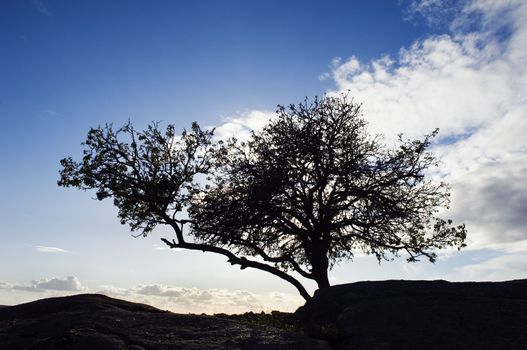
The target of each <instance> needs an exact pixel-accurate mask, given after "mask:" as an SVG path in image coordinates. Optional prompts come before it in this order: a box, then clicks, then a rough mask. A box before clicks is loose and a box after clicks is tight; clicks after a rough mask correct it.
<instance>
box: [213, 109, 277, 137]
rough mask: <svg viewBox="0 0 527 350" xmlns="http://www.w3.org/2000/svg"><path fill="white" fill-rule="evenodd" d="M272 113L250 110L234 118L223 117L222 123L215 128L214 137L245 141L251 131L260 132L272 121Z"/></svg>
mask: <svg viewBox="0 0 527 350" xmlns="http://www.w3.org/2000/svg"><path fill="white" fill-rule="evenodd" d="M273 117H274V112H269V111H257V110H252V111H249V112H246V113H243V114H240V115H239V116H236V117H223V120H224V123H223V124H221V125H220V126H218V127H216V129H215V131H214V135H215V137H216V138H218V139H223V140H225V139H228V138H231V137H235V138H237V139H238V140H246V139H248V138H249V136H250V135H251V131H252V130H260V129H262V128H263V127H264V126H265V124H267V123H268V122H269V120H272V118H273Z"/></svg>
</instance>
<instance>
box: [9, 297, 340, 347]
mask: <svg viewBox="0 0 527 350" xmlns="http://www.w3.org/2000/svg"><path fill="white" fill-rule="evenodd" d="M0 349H42V350H46V349H50V350H51V349H66V350H67V349H72V350H73V349H75V350H83V349H86V350H88V349H90V350H92V349H100V350H103V349H104V350H124V349H133V350H141V349H167V350H168V349H321V350H323V349H330V347H329V346H328V345H327V344H326V343H324V342H321V341H317V340H314V339H310V338H307V337H302V336H300V335H297V334H295V333H290V332H285V331H282V330H278V329H273V328H269V327H263V326H256V325H246V324H241V323H238V322H234V321H231V320H226V319H221V318H215V317H210V316H197V315H180V314H174V313H171V312H167V311H161V310H159V309H156V308H153V307H151V306H147V305H143V304H136V303H130V302H126V301H122V300H118V299H112V298H109V297H106V296H102V295H96V294H83V295H76V296H71V297H62V298H49V299H43V300H38V301H35V302H31V303H27V304H21V305H16V306H11V307H5V308H2V309H0Z"/></svg>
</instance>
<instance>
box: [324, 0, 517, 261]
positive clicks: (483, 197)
mask: <svg viewBox="0 0 527 350" xmlns="http://www.w3.org/2000/svg"><path fill="white" fill-rule="evenodd" d="M449 4H450V5H452V7H450V8H448V7H449ZM438 5H439V2H438V1H435V0H428V1H426V0H425V1H413V2H412V4H411V6H410V11H411V12H413V13H414V14H415V13H419V14H420V15H422V16H438V15H439V16H442V18H443V19H445V17H446V18H447V19H448V20H449V21H450V22H449V23H450V24H451V25H450V26H449V31H447V33H446V34H443V35H433V36H430V37H427V38H424V39H423V40H420V41H417V42H415V43H414V44H413V45H411V46H410V47H407V48H401V50H400V52H399V53H398V55H397V56H395V57H390V56H384V57H380V58H378V59H376V60H372V61H370V62H361V61H360V60H359V59H357V58H356V57H350V58H348V59H346V60H342V59H335V60H333V63H332V67H333V68H332V70H331V72H330V75H331V76H332V78H333V80H334V82H335V84H336V89H335V90H334V91H331V92H330V94H340V93H342V92H346V91H349V92H350V95H352V96H353V97H355V98H356V99H357V100H358V101H360V102H363V103H364V105H363V107H364V108H363V111H364V114H365V117H366V118H367V120H368V121H369V123H370V127H371V129H372V130H373V131H374V132H378V133H382V134H384V135H386V139H387V142H391V141H392V140H394V139H395V136H396V135H397V134H398V133H404V134H405V135H407V136H409V137H412V138H413V137H421V136H422V135H423V134H426V133H428V132H430V131H431V130H433V129H434V128H436V127H439V128H440V136H439V139H438V143H437V144H436V145H435V149H434V150H433V151H434V153H435V154H436V155H438V156H439V158H440V160H441V161H442V165H441V168H440V169H439V173H440V175H441V176H442V177H443V178H444V179H445V180H446V181H447V182H449V183H451V185H452V194H453V198H452V203H453V206H452V210H451V212H450V215H451V216H454V217H455V218H456V219H457V220H459V221H460V222H466V223H467V226H468V229H469V239H470V241H469V243H470V245H469V248H472V249H481V248H484V247H487V248H489V247H490V248H495V249H503V250H505V251H510V250H511V249H516V250H517V249H519V248H518V246H520V247H523V248H521V249H525V251H527V244H525V242H527V229H525V227H527V225H526V223H527V221H526V219H525V213H526V212H527V182H525V181H524V180H523V176H524V174H525V171H526V170H527V142H526V141H525V136H524V135H525V134H526V133H527V68H526V67H527V4H526V3H525V2H519V1H510V2H505V1H491V0H484V1H465V2H461V3H459V2H455V4H454V2H453V3H450V2H446V3H445V2H441V4H440V5H441V6H443V7H445V8H444V10H445V11H447V12H448V13H449V15H448V16H446V15H445V13H441V12H439V13H437V12H434V11H431V9H433V8H436V7H437V6H438ZM452 9H454V11H450V10H452ZM449 11H450V12H449ZM454 14H456V15H455V16H454ZM450 15H451V16H450ZM449 16H450V17H449ZM469 17H470V18H472V20H477V21H479V22H478V23H479V25H477V26H474V25H462V23H465V24H467V23H468V22H467V18H469ZM435 20H436V19H434V18H430V21H435ZM505 27H506V28H507V29H508V31H506V32H505V34H504V33H503V32H502V31H501V30H502V29H503V28H505ZM469 29H472V30H469Z"/></svg>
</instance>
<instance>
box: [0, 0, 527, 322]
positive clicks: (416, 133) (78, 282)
mask: <svg viewBox="0 0 527 350" xmlns="http://www.w3.org/2000/svg"><path fill="white" fill-rule="evenodd" d="M348 90H349V91H350V95H351V96H354V97H355V99H356V100H357V101H359V102H362V103H363V111H364V115H365V118H366V119H367V120H368V121H369V123H370V127H371V130H372V132H381V133H383V134H385V135H386V140H387V141H388V142H389V141H390V140H391V139H392V138H393V136H394V135H396V134H398V133H404V134H405V135H407V136H409V137H421V136H422V135H424V134H425V133H428V132H430V131H431V130H433V129H434V128H436V127H438V128H440V135H439V139H438V142H437V143H436V144H435V145H434V146H433V152H434V153H435V154H436V155H437V156H438V157H439V158H440V159H441V161H442V164H441V167H440V168H439V171H438V172H437V173H435V174H433V176H436V177H438V178H439V177H440V178H442V179H444V180H446V181H447V182H449V183H450V184H451V186H452V207H451V209H450V211H449V213H448V214H447V216H448V217H452V218H453V219H454V220H455V221H456V222H464V223H466V225H467V229H468V234H469V238H468V247H467V248H466V249H464V250H462V251H461V252H457V251H454V250H452V251H451V250H447V251H444V252H442V253H441V255H440V258H439V260H438V261H437V262H436V263H435V264H430V263H428V262H426V261H422V262H419V263H415V264H408V263H406V261H405V259H404V257H403V258H399V259H395V260H394V261H392V262H383V263H382V264H381V265H378V264H377V261H376V260H375V259H374V258H372V257H367V256H360V255H359V256H357V257H356V258H355V260H354V261H353V262H348V263H345V262H344V263H342V264H340V265H339V266H337V267H335V269H334V270H333V271H332V272H331V280H332V283H334V284H340V283H348V282H354V281H359V280H382V279H401V278H404V279H446V280H452V281H468V280H476V281H482V280H486V281H498V280H507V279H518V278H527V229H526V227H527V181H525V174H526V173H527V141H526V139H525V134H527V2H525V1H520V0H518V1H505V0H502V1H500V0H466V1H454V0H445V1H441V0H421V1H419V0H406V1H399V2H397V1H366V0H364V1H344V0H342V1H340V0H339V1H337V0H331V1H322V0H320V1H300V0H287V1H283V0H281V1H278V0H276V1H274V0H272V1H241V0H240V1H233V0H226V1H192V2H188V1H185V2H184V1H145V0H131V1H65V0H18V1H16V0H3V1H0V121H1V126H0V169H1V170H0V219H1V221H2V225H1V226H0V236H1V242H2V243H1V245H0V304H7V305H9V304H17V303H20V302H25V301H30V300H34V299H40V298H44V297H48V296H56V295H67V294H71V293H80V292H93V293H95V292H102V293H105V294H107V295H110V296H115V297H119V298H124V299H128V300H133V301H140V302H144V303H148V304H152V305H155V306H158V307H160V308H164V309H170V310H172V311H175V312H183V313H186V312H194V313H201V312H206V313H213V312H244V311H250V310H253V311H260V310H265V311H269V310H273V309H279V310H285V311H291V310H294V309H295V308H296V307H298V306H299V305H301V304H302V303H303V300H302V298H301V297H300V296H299V295H297V293H296V290H295V289H294V288H293V287H291V286H289V285H288V284H287V283H285V282H283V281H282V280H280V279H278V278H277V277H275V276H272V275H268V274H266V273H263V272H259V271H255V270H252V271H251V270H244V271H240V270H239V269H238V268H236V267H231V266H230V265H229V264H228V263H227V262H226V261H225V258H223V257H221V256H214V255H211V254H203V253H198V252H187V251H180V250H178V251H171V250H169V249H166V248H165V247H164V246H163V244H162V242H161V241H160V239H159V238H160V237H170V235H171V232H170V231H169V230H168V229H163V228H160V229H158V230H156V231H154V233H152V234H151V235H150V236H148V237H147V238H132V237H131V236H130V230H129V229H128V227H127V226H121V225H120V224H119V220H118V219H117V217H116V210H115V208H113V206H112V203H111V201H108V200H107V201H103V202H98V201H95V200H92V199H91V198H92V197H94V194H93V193H89V192H82V191H78V190H74V189H64V188H59V187H58V186H57V185H56V181H57V180H58V170H59V168H60V165H59V160H60V159H61V158H63V157H65V156H70V155H71V156H73V157H74V158H79V157H80V156H81V152H82V147H81V145H80V143H81V142H82V141H84V138H85V136H86V133H87V131H88V130H89V128H90V127H95V126H97V125H99V124H105V123H113V124H114V125H121V124H123V123H124V122H126V121H127V120H128V119H129V120H131V121H132V123H133V124H134V125H135V126H136V128H143V127H144V126H146V125H147V124H149V123H150V122H151V121H161V122H162V123H165V124H166V123H174V124H176V126H177V127H180V128H184V127H189V126H190V124H191V122H192V121H197V122H198V123H199V124H200V125H202V126H214V127H217V134H219V135H220V136H221V135H230V134H236V135H238V136H240V135H243V134H245V133H247V132H248V130H249V129H254V128H256V129H257V128H258V127H261V125H262V124H263V123H264V122H265V120H266V118H268V117H269V116H270V115H271V114H272V112H273V111H274V109H275V107H276V105H277V104H290V103H297V102H300V101H301V100H303V98H304V97H305V96H308V97H313V96H315V95H319V96H320V95H322V94H324V93H328V94H333V93H339V92H341V91H348ZM308 286H309V287H310V290H311V291H312V290H313V288H314V286H313V285H311V284H308Z"/></svg>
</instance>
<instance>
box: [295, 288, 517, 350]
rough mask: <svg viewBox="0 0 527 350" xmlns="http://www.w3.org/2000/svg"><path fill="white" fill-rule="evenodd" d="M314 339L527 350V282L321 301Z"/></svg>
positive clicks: (312, 323)
mask: <svg viewBox="0 0 527 350" xmlns="http://www.w3.org/2000/svg"><path fill="white" fill-rule="evenodd" d="M296 317H297V318H299V319H301V320H302V322H303V324H304V327H307V329H308V333H309V334H311V335H316V334H317V333H319V334H322V335H324V334H325V335H326V338H330V339H332V340H333V342H332V343H333V344H334V346H335V347H337V348H339V349H350V350H351V349H352V350H363V349H364V350H381V349H382V350H397V349H405V350H414V349H415V350H425V349H426V350H445V349H446V350H450V349H462V350H464V349H474V350H475V349H478V350H488V349H496V350H498V349H506V350H513V349H514V350H520V349H522V350H524V349H527V280H514V281H506V282H447V281H395V280H393V281H378V282H358V283H350V284H344V285H339V286H334V287H331V288H328V289H325V290H319V291H317V292H316V293H315V296H314V298H313V299H312V300H310V301H308V302H307V304H306V305H305V306H304V307H302V308H300V309H299V310H298V311H297V312H296Z"/></svg>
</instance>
